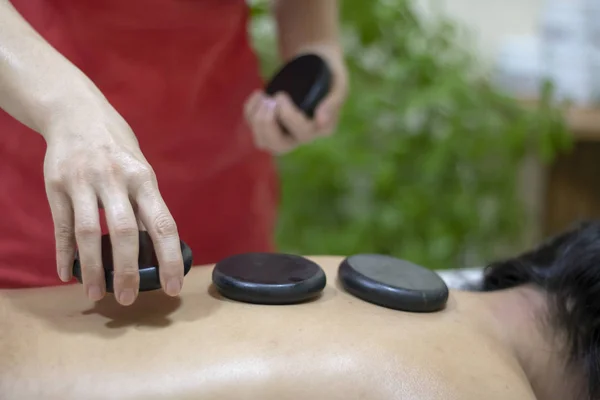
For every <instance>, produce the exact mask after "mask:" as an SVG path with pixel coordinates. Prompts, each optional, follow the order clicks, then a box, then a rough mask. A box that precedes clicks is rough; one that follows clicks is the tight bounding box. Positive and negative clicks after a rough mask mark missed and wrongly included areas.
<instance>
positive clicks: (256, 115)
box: [245, 0, 348, 154]
mask: <svg viewBox="0 0 600 400" xmlns="http://www.w3.org/2000/svg"><path fill="white" fill-rule="evenodd" d="M272 13H273V15H274V17H275V21H276V24H277V36H278V44H279V53H280V56H281V58H282V59H283V61H284V63H285V62H288V61H290V60H291V59H292V58H295V57H297V56H299V55H301V54H307V53H312V54H316V55H319V56H320V57H322V58H323V59H324V60H325V61H326V62H327V64H328V66H329V68H330V70H331V72H332V75H333V82H332V87H331V89H330V91H329V95H328V96H327V97H326V98H325V99H324V100H323V101H322V102H321V104H320V105H319V106H318V107H317V110H316V112H315V118H314V119H312V120H309V119H308V118H306V117H305V115H303V114H302V113H300V112H299V111H298V110H297V108H296V107H295V106H294V104H293V103H292V101H291V100H290V99H289V98H288V97H287V96H286V95H285V94H284V93H279V94H276V95H275V98H274V99H271V98H268V97H267V96H266V95H265V94H264V93H262V92H260V91H256V92H254V93H253V94H252V95H251V96H250V98H249V100H248V101H247V102H246V106H245V114H246V119H247V120H248V122H249V124H250V126H251V127H252V131H253V133H254V137H255V139H254V140H255V143H256V145H257V147H259V148H262V149H265V150H269V151H271V152H273V153H276V154H282V153H286V152H288V151H290V150H292V149H293V148H294V147H296V146H297V145H299V144H302V143H307V142H309V141H311V140H313V139H315V138H317V137H319V136H326V135H329V134H331V133H333V131H334V129H335V126H336V124H337V121H338V117H339V112H340V109H341V107H342V104H343V103H344V100H345V98H346V95H347V92H348V72H347V69H346V66H345V64H344V56H343V51H342V46H341V43H340V33H339V22H338V19H339V16H338V2H337V0H272ZM276 121H279V123H282V124H283V125H284V126H285V127H286V128H287V130H288V132H289V133H290V134H291V135H284V134H283V133H282V131H281V129H280V128H279V126H280V125H279V124H278V122H276Z"/></svg>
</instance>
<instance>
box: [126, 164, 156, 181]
mask: <svg viewBox="0 0 600 400" xmlns="http://www.w3.org/2000/svg"><path fill="white" fill-rule="evenodd" d="M128 177H129V179H130V180H132V181H134V182H138V183H139V184H147V183H154V182H155V181H156V174H155V172H154V169H152V167H151V166H150V165H148V164H141V165H138V166H136V167H134V168H132V169H131V170H130V171H129V174H128Z"/></svg>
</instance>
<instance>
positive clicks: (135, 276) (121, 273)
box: [114, 265, 140, 286]
mask: <svg viewBox="0 0 600 400" xmlns="http://www.w3.org/2000/svg"><path fill="white" fill-rule="evenodd" d="M139 281H140V273H139V269H138V267H137V266H135V265H121V266H120V267H119V269H116V270H115V274H114V282H115V285H116V286H135V285H139Z"/></svg>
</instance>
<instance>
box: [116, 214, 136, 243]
mask: <svg viewBox="0 0 600 400" xmlns="http://www.w3.org/2000/svg"><path fill="white" fill-rule="evenodd" d="M114 232H115V235H116V236H118V237H120V238H130V237H134V236H137V235H138V226H137V223H136V222H135V221H130V220H129V219H125V218H121V219H120V220H119V221H118V222H117V223H116V224H115V228H114Z"/></svg>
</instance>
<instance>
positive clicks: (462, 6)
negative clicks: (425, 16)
mask: <svg viewBox="0 0 600 400" xmlns="http://www.w3.org/2000/svg"><path fill="white" fill-rule="evenodd" d="M417 1H418V2H419V3H421V4H423V5H424V6H425V7H426V8H427V3H432V2H433V3H434V4H435V5H436V6H438V7H439V8H440V9H441V10H443V11H444V12H445V13H447V14H448V15H450V16H451V17H454V18H456V19H458V20H459V21H461V22H462V23H463V24H464V25H465V27H466V28H467V29H469V30H470V31H471V34H472V37H473V40H474V43H475V46H476V48H477V50H478V52H480V54H481V55H482V57H483V60H484V61H486V62H491V61H492V60H493V58H494V57H495V55H496V52H497V50H498V48H499V46H500V43H501V41H502V39H503V38H504V37H506V35H511V34H517V35H521V34H526V35H528V34H535V33H536V32H537V24H538V18H539V15H540V12H541V9H542V6H543V4H544V0H417Z"/></svg>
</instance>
